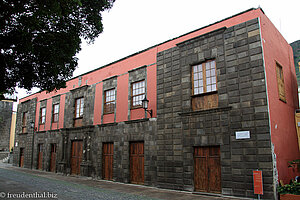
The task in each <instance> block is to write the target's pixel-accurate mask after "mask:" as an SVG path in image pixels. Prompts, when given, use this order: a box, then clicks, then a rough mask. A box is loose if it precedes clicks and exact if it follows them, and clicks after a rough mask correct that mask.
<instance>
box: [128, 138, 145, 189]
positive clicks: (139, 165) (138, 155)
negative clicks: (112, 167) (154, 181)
mask: <svg viewBox="0 0 300 200" xmlns="http://www.w3.org/2000/svg"><path fill="white" fill-rule="evenodd" d="M130 180H131V183H135V184H144V142H133V143H131V144H130Z"/></svg>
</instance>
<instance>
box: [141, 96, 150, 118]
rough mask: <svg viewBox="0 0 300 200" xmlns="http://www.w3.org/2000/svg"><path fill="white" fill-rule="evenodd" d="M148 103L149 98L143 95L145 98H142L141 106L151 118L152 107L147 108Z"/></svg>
mask: <svg viewBox="0 0 300 200" xmlns="http://www.w3.org/2000/svg"><path fill="white" fill-rule="evenodd" d="M148 104H149V100H148V99H147V97H146V96H145V98H144V99H143V100H142V106H143V108H144V110H145V111H147V112H148V113H149V114H150V117H151V118H152V109H151V110H148Z"/></svg>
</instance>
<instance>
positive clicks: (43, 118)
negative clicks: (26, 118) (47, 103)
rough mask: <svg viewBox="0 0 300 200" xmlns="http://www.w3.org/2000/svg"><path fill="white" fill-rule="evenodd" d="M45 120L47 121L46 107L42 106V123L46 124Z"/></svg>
mask: <svg viewBox="0 0 300 200" xmlns="http://www.w3.org/2000/svg"><path fill="white" fill-rule="evenodd" d="M45 122H46V108H41V112H40V124H45Z"/></svg>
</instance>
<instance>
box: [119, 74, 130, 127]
mask: <svg viewBox="0 0 300 200" xmlns="http://www.w3.org/2000/svg"><path fill="white" fill-rule="evenodd" d="M128 81H129V74H125V75H123V76H119V77H118V86H117V105H116V122H122V121H127V120H128V101H126V100H124V98H123V97H127V99H128V89H129V87H128ZM119 83H124V84H119Z"/></svg>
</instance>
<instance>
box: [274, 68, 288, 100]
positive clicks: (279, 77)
mask: <svg viewBox="0 0 300 200" xmlns="http://www.w3.org/2000/svg"><path fill="white" fill-rule="evenodd" d="M276 76H277V85H278V94H279V99H280V100H282V101H284V102H286V98H285V88H284V78H283V70H282V67H281V66H280V65H279V64H278V63H276Z"/></svg>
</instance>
